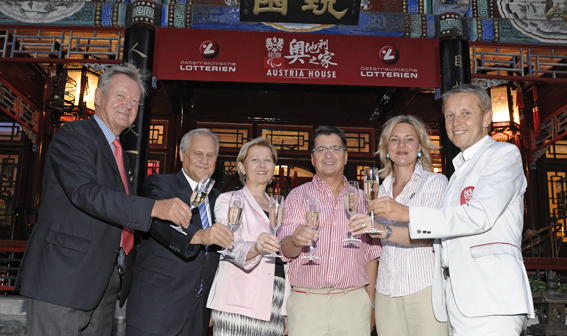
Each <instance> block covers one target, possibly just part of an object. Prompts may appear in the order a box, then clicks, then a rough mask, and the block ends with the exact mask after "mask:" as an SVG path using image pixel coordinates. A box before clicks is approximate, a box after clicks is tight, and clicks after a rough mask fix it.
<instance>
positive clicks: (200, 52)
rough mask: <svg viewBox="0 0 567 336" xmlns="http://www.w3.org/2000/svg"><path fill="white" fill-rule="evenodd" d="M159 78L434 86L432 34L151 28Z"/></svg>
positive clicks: (437, 75) (437, 81)
mask: <svg viewBox="0 0 567 336" xmlns="http://www.w3.org/2000/svg"><path fill="white" fill-rule="evenodd" d="M156 41H157V49H156V54H157V57H156V63H155V64H156V65H155V72H154V73H155V74H156V77H157V79H161V80H192V81H223V82H257V83H297V84H335V85H364V86H398V87H426V88H440V87H441V70H440V61H439V41H438V40H437V39H415V38H397V37H377V36H350V35H325V34H305V33H279V32H277V33H271V32H268V33H266V32H248V31H232V30H206V29H171V28H158V29H157V39H156Z"/></svg>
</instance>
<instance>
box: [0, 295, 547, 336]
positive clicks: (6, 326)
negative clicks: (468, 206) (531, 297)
mask: <svg viewBox="0 0 567 336" xmlns="http://www.w3.org/2000/svg"><path fill="white" fill-rule="evenodd" d="M124 308H126V306H124V307H123V308H122V309H120V308H118V306H117V307H116V315H115V317H114V323H113V326H112V336H125V327H126V325H125V322H124V316H125V309H124ZM536 323H537V320H536V319H532V320H529V321H528V325H532V324H536ZM16 335H17V336H25V335H26V308H25V299H24V298H23V297H21V296H17V295H12V296H0V336H16ZM523 336H530V335H528V334H525V333H524V335H523Z"/></svg>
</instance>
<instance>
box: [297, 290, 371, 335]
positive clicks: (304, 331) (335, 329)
mask: <svg viewBox="0 0 567 336" xmlns="http://www.w3.org/2000/svg"><path fill="white" fill-rule="evenodd" d="M294 290H297V291H303V292H307V291H310V294H305V293H298V292H296V291H292V292H291V295H290V296H289V299H288V301H287V317H288V330H289V336H364V335H370V309H371V308H370V298H369V297H368V294H367V293H366V290H365V289H364V287H363V288H360V289H356V290H353V291H350V292H346V293H345V292H344V291H342V292H341V291H340V290H332V289H331V290H330V291H331V293H337V292H340V294H331V295H320V294H315V293H323V294H325V293H328V292H329V291H328V290H327V289H319V290H316V289H311V290H309V289H305V288H294Z"/></svg>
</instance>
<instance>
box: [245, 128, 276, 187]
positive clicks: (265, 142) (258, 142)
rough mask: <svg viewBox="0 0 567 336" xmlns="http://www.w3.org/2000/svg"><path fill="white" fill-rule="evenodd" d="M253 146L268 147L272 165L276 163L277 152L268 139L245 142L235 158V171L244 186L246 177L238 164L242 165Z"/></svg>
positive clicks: (262, 138)
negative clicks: (272, 161)
mask: <svg viewBox="0 0 567 336" xmlns="http://www.w3.org/2000/svg"><path fill="white" fill-rule="evenodd" d="M254 146H262V147H268V148H269V149H270V151H271V152H272V159H274V164H276V163H277V162H278V152H277V151H276V148H275V147H274V146H273V145H272V144H271V143H270V142H269V141H268V139H266V138H264V137H260V138H256V139H254V140H252V141H249V142H247V143H246V144H244V146H242V148H241V149H240V153H238V157H236V169H237V170H238V176H240V182H242V184H243V185H244V184H246V175H244V174H242V171H240V167H239V166H238V163H239V162H242V164H244V160H246V157H247V156H248V150H249V149H250V148H251V147H254ZM272 173H273V172H272Z"/></svg>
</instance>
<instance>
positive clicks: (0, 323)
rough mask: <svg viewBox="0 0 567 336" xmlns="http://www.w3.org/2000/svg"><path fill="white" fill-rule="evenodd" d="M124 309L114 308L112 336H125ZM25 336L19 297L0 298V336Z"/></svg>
mask: <svg viewBox="0 0 567 336" xmlns="http://www.w3.org/2000/svg"><path fill="white" fill-rule="evenodd" d="M125 327H126V325H125V323H124V309H119V308H118V306H117V307H116V315H115V317H114V323H113V326H112V336H124V335H125V332H124V330H125ZM16 335H17V336H25V335H27V333H26V308H25V299H24V298H23V297H21V296H0V336H16Z"/></svg>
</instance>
